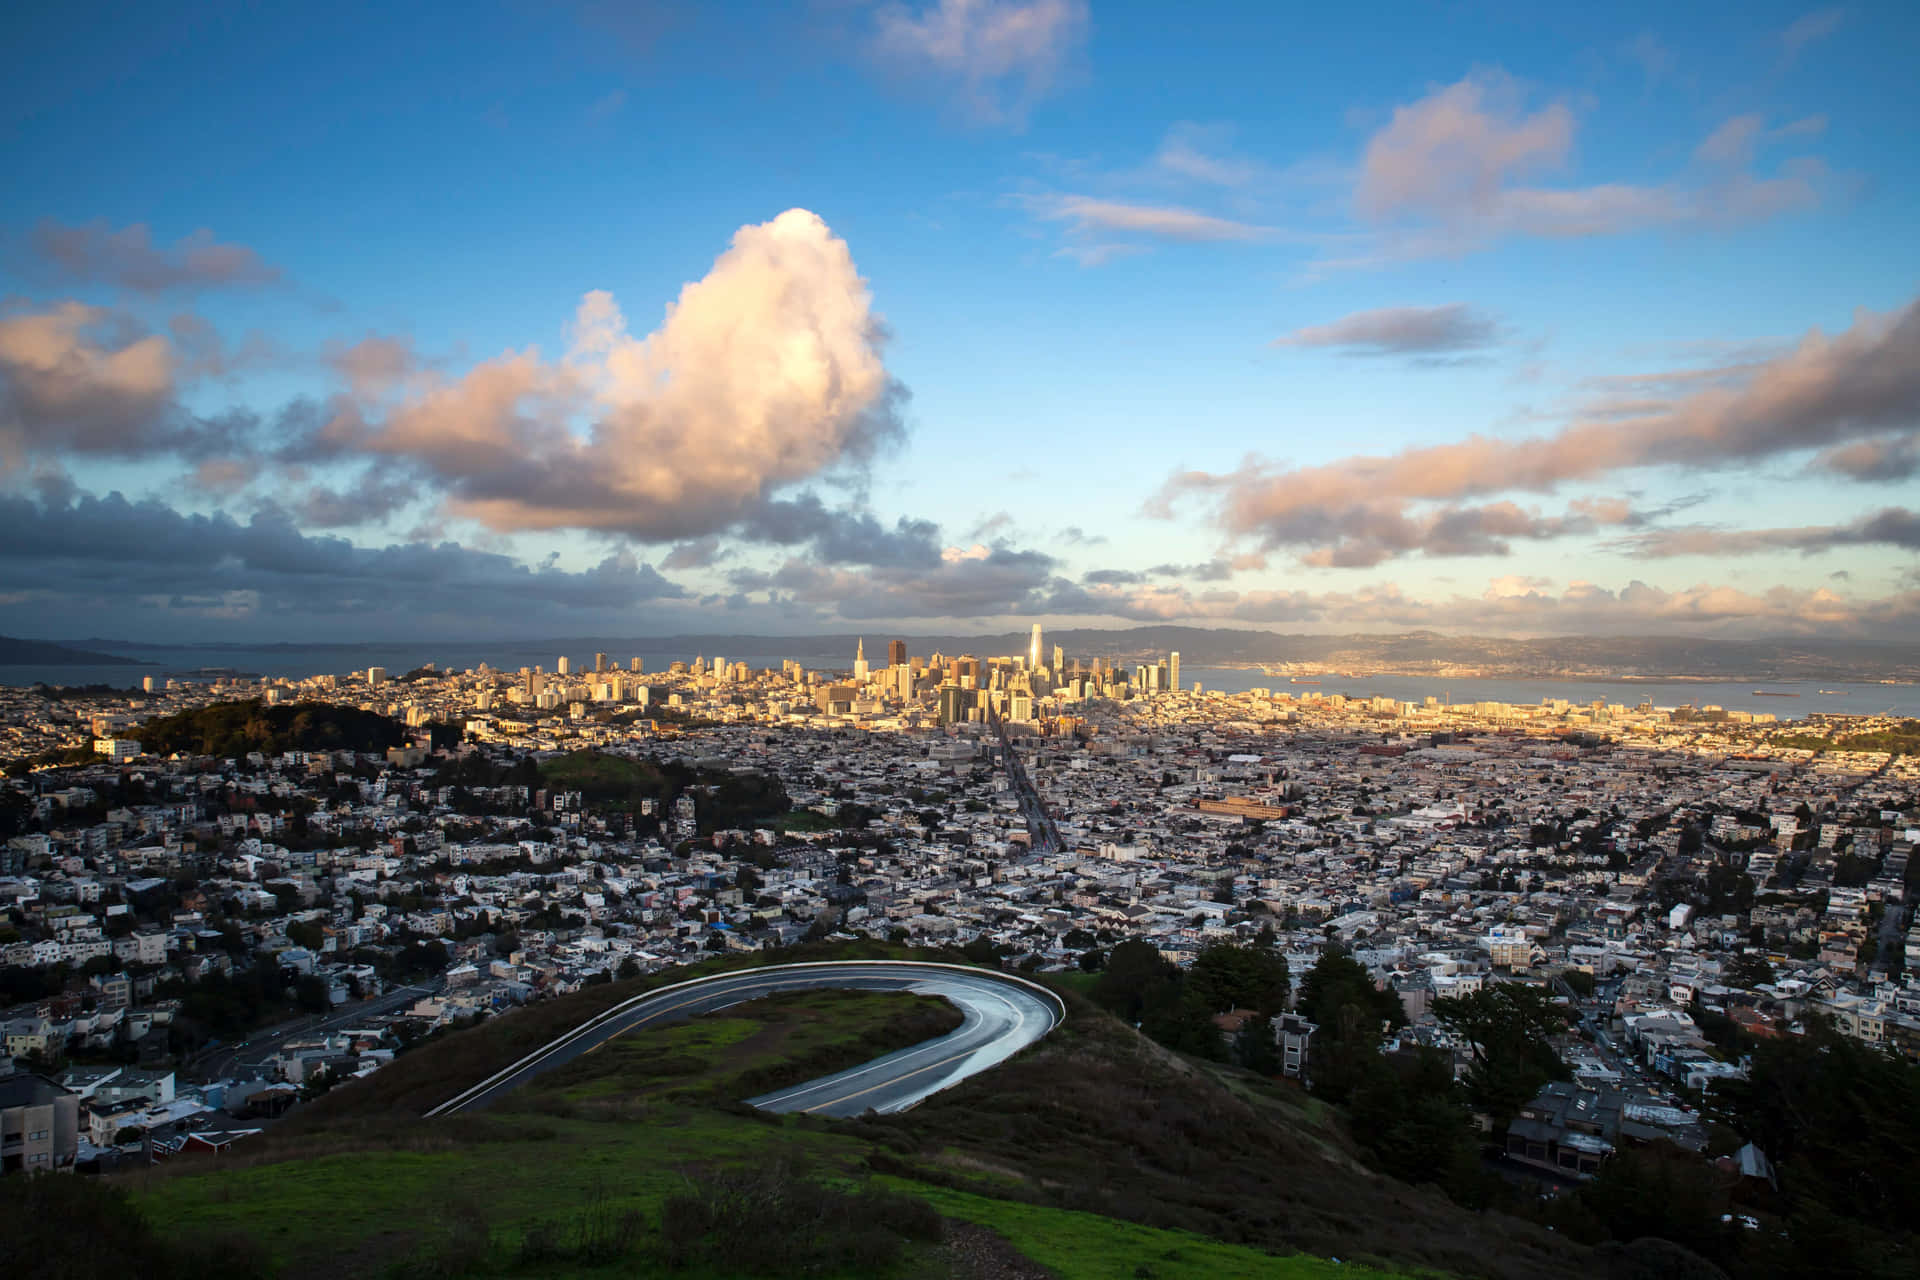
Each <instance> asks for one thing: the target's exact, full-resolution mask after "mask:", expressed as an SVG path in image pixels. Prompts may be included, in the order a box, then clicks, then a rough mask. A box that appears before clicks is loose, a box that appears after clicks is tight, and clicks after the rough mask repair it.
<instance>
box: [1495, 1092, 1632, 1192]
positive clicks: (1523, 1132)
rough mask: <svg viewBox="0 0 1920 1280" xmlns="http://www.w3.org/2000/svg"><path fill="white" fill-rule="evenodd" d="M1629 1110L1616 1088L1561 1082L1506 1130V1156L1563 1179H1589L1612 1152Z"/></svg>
mask: <svg viewBox="0 0 1920 1280" xmlns="http://www.w3.org/2000/svg"><path fill="white" fill-rule="evenodd" d="M1624 1109H1625V1104H1624V1100H1623V1097H1622V1095H1621V1094H1619V1093H1617V1092H1615V1091H1614V1090H1611V1089H1607V1090H1598V1089H1581V1088H1577V1087H1576V1086H1574V1085H1571V1084H1568V1083H1566V1082H1565V1081H1560V1080H1556V1081H1554V1082H1552V1083H1551V1084H1549V1085H1547V1086H1546V1087H1545V1088H1544V1089H1542V1090H1540V1092H1539V1093H1538V1094H1536V1095H1535V1096H1534V1099H1533V1101H1532V1102H1529V1103H1528V1104H1527V1105H1526V1106H1524V1107H1522V1108H1521V1109H1520V1114H1519V1115H1518V1116H1516V1117H1515V1118H1514V1120H1513V1123H1512V1124H1510V1125H1508V1126H1507V1158H1508V1159H1510V1160H1515V1161H1518V1162H1519V1163H1521V1164H1525V1165H1531V1166H1532V1167H1533V1168H1536V1169H1540V1170H1543V1171H1545V1172H1547V1173H1555V1174H1560V1175H1561V1176H1563V1177H1574V1178H1590V1177H1592V1176H1593V1175H1594V1174H1596V1173H1598V1172H1599V1171H1600V1166H1601V1164H1602V1163H1603V1162H1605V1160H1606V1158H1607V1157H1608V1156H1610V1155H1612V1154H1613V1150H1614V1143H1615V1141H1616V1140H1617V1139H1618V1137H1619V1134H1620V1120H1621V1116H1622V1113H1623V1111H1624Z"/></svg>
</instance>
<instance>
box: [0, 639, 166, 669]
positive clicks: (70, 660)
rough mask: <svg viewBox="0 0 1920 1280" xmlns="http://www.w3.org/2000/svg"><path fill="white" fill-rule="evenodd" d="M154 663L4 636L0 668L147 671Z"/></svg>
mask: <svg viewBox="0 0 1920 1280" xmlns="http://www.w3.org/2000/svg"><path fill="white" fill-rule="evenodd" d="M151 665H153V664H152V663H148V662H142V661H141V660H140V659H138V658H123V657H121V656H120V655H119V654H116V653H96V652H94V651H93V650H91V649H69V648H68V647H67V646H66V645H63V644H54V643H53V642H52V641H51V640H21V639H18V638H16V637H14V636H0V667H29V666H32V667H146V666H151Z"/></svg>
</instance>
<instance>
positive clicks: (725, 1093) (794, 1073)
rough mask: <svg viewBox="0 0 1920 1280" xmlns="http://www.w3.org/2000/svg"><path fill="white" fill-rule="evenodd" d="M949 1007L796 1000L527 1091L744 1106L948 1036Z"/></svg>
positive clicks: (902, 1000)
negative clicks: (788, 1087) (715, 1099)
mask: <svg viewBox="0 0 1920 1280" xmlns="http://www.w3.org/2000/svg"><path fill="white" fill-rule="evenodd" d="M960 1021H961V1018H960V1013H959V1011H958V1010H957V1009H955V1008H954V1007H953V1006H952V1005H950V1004H948V1003H947V1002H946V1001H945V1000H940V999H937V998H934V997H930V996H916V995H909V994H907V993H905V992H899V991H839V990H826V991H793V992H783V993H781V994H780V995H775V996H769V997H767V998H765V999H762V1000H754V1001H750V1002H748V1003H746V1004H739V1005H735V1006H733V1007H732V1008H731V1009H728V1010H727V1011H726V1012H725V1014H724V1016H723V1015H719V1014H715V1015H710V1016H708V1017H704V1018H695V1019H692V1020H690V1021H687V1022H681V1023H674V1024H670V1025H668V1026H663V1027H655V1028H651V1029H649V1030H647V1031H645V1032H642V1033H639V1034H634V1035H625V1036H620V1037H618V1038H617V1039H614V1040H609V1041H608V1042H606V1043H605V1044H603V1045H601V1046H600V1047H599V1048H597V1049H594V1050H592V1051H590V1052H588V1053H585V1054H582V1055H581V1056H580V1057H578V1058H576V1059H574V1060H573V1061H572V1062H570V1063H568V1064H567V1065H566V1066H564V1067H561V1068H559V1069H558V1070H555V1071H551V1072H548V1073H547V1074H546V1075H543V1076H540V1077H539V1078H537V1079H536V1080H535V1081H533V1083H532V1084H530V1085H529V1086H528V1091H529V1092H530V1093H532V1094H535V1095H538V1094H542V1093H546V1094H559V1095H560V1096H562V1097H564V1098H567V1099H570V1100H574V1101H579V1100H584V1099H589V1098H599V1097H608V1096H616V1095H617V1096H622V1097H649V1098H701V1097H704V1098H709V1099H710V1098H713V1097H716V1096H717V1097H719V1098H722V1099H732V1100H737V1099H741V1098H748V1097H752V1096H754V1095H756V1094H761V1093H765V1092H767V1091H768V1090H770V1089H777V1088H782V1087H784V1086H786V1085H788V1084H799V1083H800V1082H802V1081H805V1080H811V1079H814V1078H815V1077H818V1076H824V1075H832V1074H833V1073H834V1072H836V1071H844V1070H846V1069H847V1068H848V1067H855V1066H859V1065H860V1064H861V1063H863V1062H869V1061H871V1060H873V1059H874V1058H878V1057H881V1056H883V1055H885V1054H888V1053H892V1052H893V1051H894V1050H896V1049H904V1048H906V1047H908V1046H909V1045H915V1044H919V1043H920V1042H921V1041H922V1040H930V1039H932V1038H934V1037H935V1036H940V1035H945V1034H946V1033H947V1032H948V1031H951V1030H953V1029H954V1028H955V1027H957V1026H959V1025H960Z"/></svg>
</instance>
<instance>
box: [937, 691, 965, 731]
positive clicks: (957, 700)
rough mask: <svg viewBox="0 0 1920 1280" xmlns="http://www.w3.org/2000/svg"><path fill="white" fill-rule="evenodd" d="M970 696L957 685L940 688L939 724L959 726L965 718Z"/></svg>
mask: <svg viewBox="0 0 1920 1280" xmlns="http://www.w3.org/2000/svg"><path fill="white" fill-rule="evenodd" d="M971 705H972V695H971V694H969V693H968V692H967V691H966V690H965V689H962V688H961V687H960V686H959V685H957V684H943V685H941V686H940V723H941V724H959V723H960V722H962V721H964V720H965V719H966V718H967V708H968V707H969V706H971Z"/></svg>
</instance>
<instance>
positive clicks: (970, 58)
mask: <svg viewBox="0 0 1920 1280" xmlns="http://www.w3.org/2000/svg"><path fill="white" fill-rule="evenodd" d="M1086 33H1087V6H1086V3H1085V0H935V2H934V3H932V4H926V5H921V6H919V7H917V8H916V7H912V6H909V5H906V4H897V3H896V4H888V5H885V6H883V7H882V8H881V9H880V10H879V11H878V12H877V13H876V14H875V15H874V34H873V42H872V51H873V54H874V56H875V57H876V58H878V59H879V61H880V62H881V64H882V65H883V66H885V67H886V68H887V69H888V70H890V71H891V72H892V73H894V74H895V75H897V76H899V77H900V78H901V79H902V80H903V81H912V82H915V83H920V84H925V83H928V82H932V83H937V84H939V85H941V86H943V87H944V88H945V89H946V90H947V91H948V92H951V93H952V94H953V95H954V97H955V100H956V102H957V104H958V107H959V109H960V111H961V113H962V114H963V115H965V116H967V117H968V118H970V119H973V120H975V121H978V122H980V123H984V124H1014V125H1018V124H1021V123H1023V122H1024V121H1025V119H1026V115H1027V112H1028V111H1029V110H1031V109H1032V107H1033V104H1034V103H1036V102H1038V101H1039V100H1040V99H1041V98H1043V97H1045V96H1046V95H1047V94H1048V93H1049V92H1051V91H1052V89H1053V88H1054V86H1055V84H1056V83H1057V82H1058V80H1059V78H1060V76H1061V74H1062V72H1063V71H1064V70H1065V68H1066V65H1067V62H1068V60H1069V59H1070V58H1071V57H1072V56H1073V54H1074V52H1075V51H1076V50H1077V49H1078V48H1079V46H1080V45H1081V43H1082V42H1083V41H1084V40H1085V39H1086Z"/></svg>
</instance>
